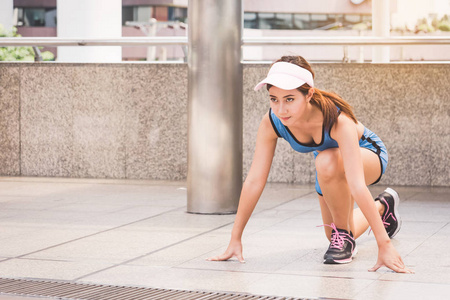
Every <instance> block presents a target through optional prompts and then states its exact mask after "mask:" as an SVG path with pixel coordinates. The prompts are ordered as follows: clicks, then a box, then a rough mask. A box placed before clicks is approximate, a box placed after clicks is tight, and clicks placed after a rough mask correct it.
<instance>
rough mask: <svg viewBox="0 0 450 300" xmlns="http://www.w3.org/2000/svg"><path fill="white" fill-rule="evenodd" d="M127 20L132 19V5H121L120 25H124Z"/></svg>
mask: <svg viewBox="0 0 450 300" xmlns="http://www.w3.org/2000/svg"><path fill="white" fill-rule="evenodd" d="M127 21H134V18H133V7H132V6H124V7H122V25H125V24H126V22H127Z"/></svg>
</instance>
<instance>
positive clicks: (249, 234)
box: [174, 200, 309, 267]
mask: <svg viewBox="0 0 450 300" xmlns="http://www.w3.org/2000/svg"><path fill="white" fill-rule="evenodd" d="M291 201H292V200H291ZM264 211H265V210H262V211H260V212H257V213H255V215H257V214H260V213H262V212H264ZM308 211H309V210H307V211H303V212H302V213H300V214H298V215H295V216H292V217H289V218H287V219H284V220H282V221H280V222H277V223H274V224H272V225H270V226H268V227H265V228H263V229H261V230H258V231H255V232H252V233H250V234H248V235H250V236H251V235H254V234H256V233H259V232H261V231H263V230H266V229H267V228H270V227H272V226H274V225H277V224H280V223H283V222H285V221H287V220H290V219H293V218H296V217H298V216H299V215H302V214H304V213H306V212H308ZM233 223H234V221H233ZM226 243H228V242H224V244H226ZM222 248H223V246H220V247H217V248H215V249H213V250H210V251H207V252H205V253H203V254H201V255H199V256H197V257H194V258H192V259H189V260H187V261H184V262H182V263H180V264H178V265H176V266H174V267H178V266H180V265H182V264H185V263H187V262H190V261H193V260H196V259H198V258H200V257H203V255H205V254H207V253H209V252H212V251H216V250H219V249H222ZM305 255H306V254H305ZM302 257H303V256H302Z"/></svg>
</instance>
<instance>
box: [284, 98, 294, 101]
mask: <svg viewBox="0 0 450 300" xmlns="http://www.w3.org/2000/svg"><path fill="white" fill-rule="evenodd" d="M292 101H294V98H287V99H286V102H292Z"/></svg>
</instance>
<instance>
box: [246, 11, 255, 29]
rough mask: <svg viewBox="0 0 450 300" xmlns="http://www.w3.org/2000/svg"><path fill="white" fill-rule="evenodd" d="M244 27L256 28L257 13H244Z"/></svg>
mask: <svg viewBox="0 0 450 300" xmlns="http://www.w3.org/2000/svg"><path fill="white" fill-rule="evenodd" d="M244 28H254V29H257V28H258V14H257V13H252V12H246V13H244Z"/></svg>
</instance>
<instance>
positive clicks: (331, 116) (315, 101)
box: [274, 56, 358, 130]
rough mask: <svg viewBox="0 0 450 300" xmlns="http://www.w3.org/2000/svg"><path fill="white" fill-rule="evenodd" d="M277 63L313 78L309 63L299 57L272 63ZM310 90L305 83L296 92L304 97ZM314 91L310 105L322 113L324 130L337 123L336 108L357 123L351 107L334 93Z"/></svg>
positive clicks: (289, 57)
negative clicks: (309, 73) (303, 72)
mask: <svg viewBox="0 0 450 300" xmlns="http://www.w3.org/2000/svg"><path fill="white" fill-rule="evenodd" d="M277 62H288V63H291V64H295V65H297V66H300V67H302V68H304V69H306V70H308V71H310V72H311V74H312V76H313V78H314V76H315V75H314V72H313V70H312V68H311V66H310V65H309V63H308V62H307V61H306V60H305V59H304V58H303V57H301V56H283V57H281V58H280V59H279V60H277V61H275V62H274V63H277ZM310 88H311V87H310V86H309V84H307V83H305V84H304V85H302V86H300V87H298V88H297V90H298V91H300V92H301V93H302V94H303V95H305V96H306V95H308V92H309V89H310ZM314 90H315V92H314V94H313V96H312V98H311V104H312V105H314V106H316V107H318V108H319V109H320V110H321V111H322V114H323V123H324V125H325V128H326V129H328V130H330V129H331V127H332V126H333V124H334V123H336V122H337V118H338V116H339V114H338V111H337V109H336V106H337V107H339V108H340V110H341V111H342V112H344V113H345V114H347V115H348V116H349V117H350V119H352V120H353V121H354V122H355V123H357V122H358V121H357V120H356V117H355V114H354V113H353V109H352V107H351V106H350V104H348V103H347V102H346V101H345V100H344V99H342V98H341V97H339V96H338V95H337V94H335V93H330V92H326V91H322V90H319V89H318V88H314Z"/></svg>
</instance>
